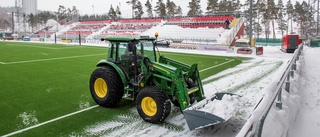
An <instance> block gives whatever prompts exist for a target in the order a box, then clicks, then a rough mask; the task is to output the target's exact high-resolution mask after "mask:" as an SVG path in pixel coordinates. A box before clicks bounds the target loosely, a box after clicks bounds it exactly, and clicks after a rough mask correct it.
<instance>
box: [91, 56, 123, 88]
mask: <svg viewBox="0 0 320 137" xmlns="http://www.w3.org/2000/svg"><path fill="white" fill-rule="evenodd" d="M101 66H111V67H113V68H114V69H115V70H116V71H117V72H118V74H119V75H120V78H121V80H122V83H123V85H124V86H125V87H126V86H127V84H128V83H127V79H126V75H125V74H124V73H123V71H122V70H121V69H120V68H119V67H118V66H117V65H116V64H114V63H112V62H109V61H106V60H100V61H99V62H98V63H97V67H101Z"/></svg>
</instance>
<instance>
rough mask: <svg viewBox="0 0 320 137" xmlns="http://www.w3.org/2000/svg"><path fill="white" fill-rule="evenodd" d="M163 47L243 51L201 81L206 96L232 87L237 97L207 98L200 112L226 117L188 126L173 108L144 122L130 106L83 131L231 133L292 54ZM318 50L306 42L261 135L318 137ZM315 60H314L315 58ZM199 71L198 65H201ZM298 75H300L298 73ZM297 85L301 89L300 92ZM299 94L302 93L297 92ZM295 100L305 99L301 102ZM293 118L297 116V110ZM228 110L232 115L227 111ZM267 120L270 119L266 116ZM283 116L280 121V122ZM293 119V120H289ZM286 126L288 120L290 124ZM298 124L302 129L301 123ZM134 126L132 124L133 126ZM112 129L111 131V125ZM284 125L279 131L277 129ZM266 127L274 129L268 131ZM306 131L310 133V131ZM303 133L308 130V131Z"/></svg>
mask: <svg viewBox="0 0 320 137" xmlns="http://www.w3.org/2000/svg"><path fill="white" fill-rule="evenodd" d="M161 50H162V51H170V52H184V53H194V54H208V55H224V56H244V57H252V58H253V59H251V60H248V61H245V62H244V63H242V64H240V65H238V66H236V67H235V68H231V69H228V70H225V71H223V72H221V73H218V74H217V75H213V76H211V77H209V78H207V79H205V80H203V82H204V83H207V84H205V85H204V90H205V95H206V97H207V98H210V97H212V96H213V94H214V93H216V92H231V93H235V94H238V95H240V96H241V97H235V98H234V97H229V96H227V97H226V98H225V99H223V100H222V101H220V102H219V101H217V100H214V101H209V104H207V105H206V106H205V107H206V108H205V109H202V110H203V111H206V112H210V113H214V114H215V115H218V116H220V117H223V118H225V119H229V118H230V119H229V120H228V121H227V122H224V123H221V124H217V125H214V126H208V127H204V128H201V129H196V130H193V131H190V130H189V128H188V126H187V124H186V121H185V119H184V116H183V115H182V114H181V113H180V111H179V109H178V108H173V109H172V111H171V114H170V115H169V117H168V118H167V119H166V121H165V123H163V124H160V125H159V124H158V125H157V124H150V123H147V122H144V121H143V120H142V119H141V118H140V117H139V115H138V114H137V112H136V110H135V108H132V113H131V114H129V115H121V116H118V117H116V118H115V119H114V120H113V121H105V122H100V123H96V124H95V125H88V126H87V127H86V128H85V129H84V133H85V134H88V135H98V136H120V135H121V136H139V137H141V136H142V137H147V136H151V135H152V136H210V137H212V136H214V137H215V136H216V137H220V136H236V135H237V134H238V132H239V131H240V130H241V128H242V126H243V125H244V124H245V122H246V120H247V119H248V118H249V117H250V115H251V114H252V111H253V110H254V108H255V107H256V105H257V104H258V102H259V101H260V100H261V98H262V97H264V96H266V95H268V94H270V93H272V92H274V91H272V90H274V88H275V86H276V84H275V83H277V82H278V81H279V79H280V77H281V75H282V73H283V72H284V71H285V68H286V66H287V64H288V63H289V60H290V59H291V58H292V56H293V54H288V53H283V52H281V51H280V47H271V46H267V47H264V54H263V55H261V56H255V55H239V54H234V53H225V52H221V51H220V52H218V51H217V52H214V51H197V50H182V49H161ZM319 53H320V49H316V48H309V47H306V48H305V49H304V51H303V53H302V57H301V59H300V60H299V63H298V66H299V67H298V68H299V69H298V71H297V74H296V75H297V76H296V77H295V81H294V82H293V83H294V84H295V85H294V86H292V89H293V90H292V93H286V92H283V98H284V99H283V110H279V109H276V108H275V107H274V108H273V109H272V110H271V111H270V116H269V118H268V119H269V121H268V122H265V126H264V127H265V128H264V131H265V132H264V134H263V135H265V136H270V135H271V136H293V137H295V136H297V137H298V136H301V135H303V136H304V135H307V136H308V137H309V136H311V137H312V136H317V135H319V134H320V130H319V129H320V128H319V127H320V118H317V116H318V115H319V113H320V108H319V106H320V101H319V100H320V99H319V98H320V97H319V96H318V95H319V94H320V84H319V83H320V82H319V79H320V73H319V71H317V70H319V68H320V63H319V61H317V58H316V57H317V56H318V55H319ZM315 62H317V63H315ZM200 71H201V70H200ZM300 74H301V76H300ZM300 83H301V84H300ZM300 89H302V90H301V91H300ZM300 95H301V96H300ZM299 101H300V102H301V101H303V102H304V104H302V105H301V106H302V107H301V110H300V107H297V106H296V105H299ZM298 112H299V114H298V117H297V119H296V115H297V113H298ZM227 114H232V115H233V116H231V115H227ZM270 119H271V120H270ZM279 121H282V122H283V123H282V124H281V123H279ZM293 123H294V124H293ZM290 125H293V126H292V127H290ZM301 126H303V128H301ZM132 127H135V128H132ZM111 129H116V130H111ZM297 129H299V130H297ZM282 130H284V131H282ZM268 131H276V132H273V133H272V134H268V133H267V132H268ZM309 131H310V132H309ZM305 132H308V133H307V134H306V133H305Z"/></svg>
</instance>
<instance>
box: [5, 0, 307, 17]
mask: <svg viewBox="0 0 320 137" xmlns="http://www.w3.org/2000/svg"><path fill="white" fill-rule="evenodd" d="M0 1H1V2H0V6H2V7H6V6H14V5H15V0H0ZM126 1H128V0H38V10H48V11H57V10H58V8H59V5H64V6H65V7H67V8H72V6H76V7H77V9H78V10H79V11H80V14H93V13H95V14H103V13H107V12H108V11H109V9H110V5H111V4H112V5H113V7H114V8H115V7H116V6H117V5H119V6H120V9H121V12H122V16H123V17H130V16H131V7H130V5H128V4H126ZM146 1H147V0H140V2H141V3H142V4H143V7H144V4H145V3H146ZM150 1H152V3H153V6H155V4H156V2H157V1H158V0H150ZM163 1H164V2H166V0H163ZM171 1H173V2H174V3H175V4H176V5H180V6H181V8H182V11H183V13H184V14H186V13H187V12H188V10H189V9H188V7H187V6H188V2H190V1H191V0H171ZM240 1H245V0H240ZM275 1H277V0H275ZM291 1H292V3H293V4H294V2H295V1H296V0H291ZM297 1H302V0H297ZM311 1H312V0H311ZM286 2H287V0H284V3H286ZM201 5H205V6H202V9H203V11H205V7H206V5H207V0H201Z"/></svg>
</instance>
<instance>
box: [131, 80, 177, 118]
mask: <svg viewBox="0 0 320 137" xmlns="http://www.w3.org/2000/svg"><path fill="white" fill-rule="evenodd" d="M136 101H137V111H138V113H139V115H140V117H141V118H142V119H143V120H145V121H147V122H150V123H160V122H162V121H164V120H165V119H166V118H167V117H168V115H169V114H170V111H171V103H170V100H169V97H168V96H167V95H166V94H165V93H164V92H163V91H161V89H159V88H158V87H154V86H151V87H146V88H144V89H142V90H141V91H140V92H139V94H138V96H137V100H136Z"/></svg>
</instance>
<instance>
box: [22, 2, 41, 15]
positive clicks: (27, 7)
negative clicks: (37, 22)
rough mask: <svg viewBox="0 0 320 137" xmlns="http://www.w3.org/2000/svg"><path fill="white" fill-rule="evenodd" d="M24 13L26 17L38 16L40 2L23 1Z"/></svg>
mask: <svg viewBox="0 0 320 137" xmlns="http://www.w3.org/2000/svg"><path fill="white" fill-rule="evenodd" d="M22 11H23V13H25V14H26V15H29V14H31V13H32V14H37V11H38V2H37V0H22Z"/></svg>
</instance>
